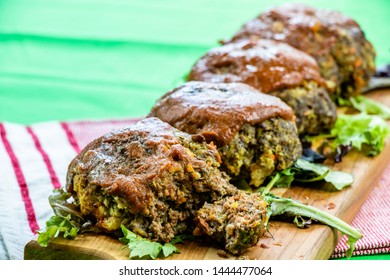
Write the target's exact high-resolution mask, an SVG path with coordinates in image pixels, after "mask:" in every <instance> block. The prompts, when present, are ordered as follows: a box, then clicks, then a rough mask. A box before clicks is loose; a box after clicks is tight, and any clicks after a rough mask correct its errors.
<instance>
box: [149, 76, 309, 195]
mask: <svg viewBox="0 0 390 280" xmlns="http://www.w3.org/2000/svg"><path fill="white" fill-rule="evenodd" d="M149 116H154V117H158V118H160V119H162V120H163V121H166V122H168V123H169V124H171V125H172V126H174V127H176V128H178V129H179V130H182V131H185V132H187V133H190V134H194V135H198V136H199V138H201V139H205V140H206V141H207V142H208V143H211V142H212V143H215V144H216V145H217V147H218V150H219V152H220V154H221V157H222V166H221V168H222V170H224V171H225V172H227V173H228V175H230V176H231V177H232V178H233V180H246V181H247V182H248V183H249V184H250V185H253V186H255V187H259V186H260V185H261V184H262V183H263V181H264V180H265V179H266V177H268V176H269V175H271V174H272V173H273V172H274V171H276V170H283V169H285V168H288V167H289V166H291V165H292V164H293V163H294V161H295V160H296V159H298V158H299V157H300V156H301V152H302V147H301V143H300V141H299V137H298V132H297V128H296V124H295V116H294V114H293V111H292V109H291V108H290V107H289V106H288V105H287V104H286V103H284V102H283V101H281V100H280V99H279V98H277V97H274V96H271V95H267V94H262V93H260V92H259V91H258V90H256V89H254V88H253V87H250V86H248V85H246V84H242V83H208V82H198V81H192V82H187V83H185V84H183V85H182V86H180V87H178V88H176V89H174V90H172V91H171V92H168V93H167V94H165V95H164V96H163V97H161V98H160V99H159V100H158V101H157V102H156V104H155V106H154V107H153V108H152V110H151V113H150V114H149ZM194 137H195V136H194Z"/></svg>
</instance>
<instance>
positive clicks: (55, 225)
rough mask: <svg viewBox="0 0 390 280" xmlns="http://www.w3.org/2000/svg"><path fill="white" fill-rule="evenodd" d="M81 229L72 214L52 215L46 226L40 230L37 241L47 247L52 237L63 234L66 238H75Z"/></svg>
mask: <svg viewBox="0 0 390 280" xmlns="http://www.w3.org/2000/svg"><path fill="white" fill-rule="evenodd" d="M78 231H79V227H78V225H77V224H76V223H75V222H74V221H72V220H71V215H70V214H69V215H68V216H66V217H60V216H52V217H51V218H50V219H49V220H48V221H47V222H46V227H45V228H44V229H42V230H38V231H37V233H38V238H37V242H38V244H39V245H40V246H42V247H47V245H48V243H49V241H50V239H51V238H56V237H58V236H60V235H61V234H62V236H63V237H65V238H71V239H73V238H75V237H76V235H77V233H78Z"/></svg>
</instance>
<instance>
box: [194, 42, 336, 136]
mask: <svg viewBox="0 0 390 280" xmlns="http://www.w3.org/2000/svg"><path fill="white" fill-rule="evenodd" d="M188 80H194V81H206V82H215V83H232V82H241V83H245V84H248V85H250V86H252V87H254V88H256V89H258V90H259V91H261V92H263V93H268V94H271V95H274V96H277V97H279V98H280V99H282V100H283V101H284V102H286V103H287V104H288V105H289V106H290V107H291V108H292V109H293V111H294V113H295V115H296V118H297V119H296V123H297V128H298V132H299V134H301V135H304V134H310V135H314V134H319V133H321V132H326V131H329V130H330V129H331V128H332V127H333V125H334V123H335V121H336V105H335V104H334V103H333V101H332V100H331V98H330V97H329V92H328V91H329V88H328V87H327V84H326V82H325V80H324V79H322V77H321V74H320V71H319V67H318V65H317V62H316V61H315V60H314V59H313V57H311V56H309V55H308V54H306V53H304V52H301V51H299V50H297V49H295V48H293V47H291V46H290V45H288V44H285V43H282V42H278V41H274V40H265V39H260V40H249V39H248V40H242V41H240V42H235V43H229V44H226V45H224V46H221V47H216V48H213V49H211V50H210V51H208V52H207V53H206V54H205V55H204V56H203V57H201V58H200V59H199V60H198V61H197V62H196V63H195V65H194V66H193V68H192V70H191V72H190V74H189V76H188Z"/></svg>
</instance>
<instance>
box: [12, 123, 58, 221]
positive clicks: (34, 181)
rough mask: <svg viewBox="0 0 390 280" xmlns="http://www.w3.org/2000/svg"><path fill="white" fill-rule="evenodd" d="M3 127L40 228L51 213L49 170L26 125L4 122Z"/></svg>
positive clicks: (51, 186) (51, 189) (51, 188)
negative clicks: (24, 181) (18, 165)
mask: <svg viewBox="0 0 390 280" xmlns="http://www.w3.org/2000/svg"><path fill="white" fill-rule="evenodd" d="M5 128H6V131H7V138H8V140H9V142H10V144H11V146H12V149H13V151H14V153H15V155H16V157H17V158H18V160H19V164H20V167H21V169H22V171H23V175H24V177H25V179H26V183H27V186H28V191H29V194H30V198H31V201H32V205H33V208H34V210H35V216H36V219H37V222H38V225H39V227H40V228H42V227H45V223H46V220H47V219H48V218H50V216H51V215H52V214H53V211H52V210H51V208H50V205H49V202H48V197H49V195H50V194H51V193H52V191H53V184H52V183H51V180H50V175H49V172H48V171H47V168H46V165H45V163H44V161H43V159H42V155H41V154H40V153H39V151H38V150H37V149H36V147H35V143H34V141H33V139H32V137H31V135H30V134H29V133H28V132H27V129H26V127H25V126H22V125H16V124H9V123H6V124H5Z"/></svg>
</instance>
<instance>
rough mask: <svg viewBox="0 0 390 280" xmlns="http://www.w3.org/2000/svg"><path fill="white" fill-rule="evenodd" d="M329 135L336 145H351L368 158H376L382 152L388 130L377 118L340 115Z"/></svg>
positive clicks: (382, 121) (359, 115) (381, 120)
mask: <svg viewBox="0 0 390 280" xmlns="http://www.w3.org/2000/svg"><path fill="white" fill-rule="evenodd" d="M330 134H331V137H333V138H334V141H335V143H336V144H337V145H352V147H353V148H355V149H357V150H358V151H363V152H364V153H365V154H366V155H368V156H376V155H378V154H379V153H380V152H381V151H382V149H383V147H384V144H385V140H386V138H387V136H388V135H389V134H390V128H389V126H388V125H387V123H386V122H385V121H384V120H383V119H382V118H380V117H378V116H370V115H367V114H358V115H340V116H338V118H337V121H336V124H335V126H334V127H333V129H332V130H331V133H330Z"/></svg>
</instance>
